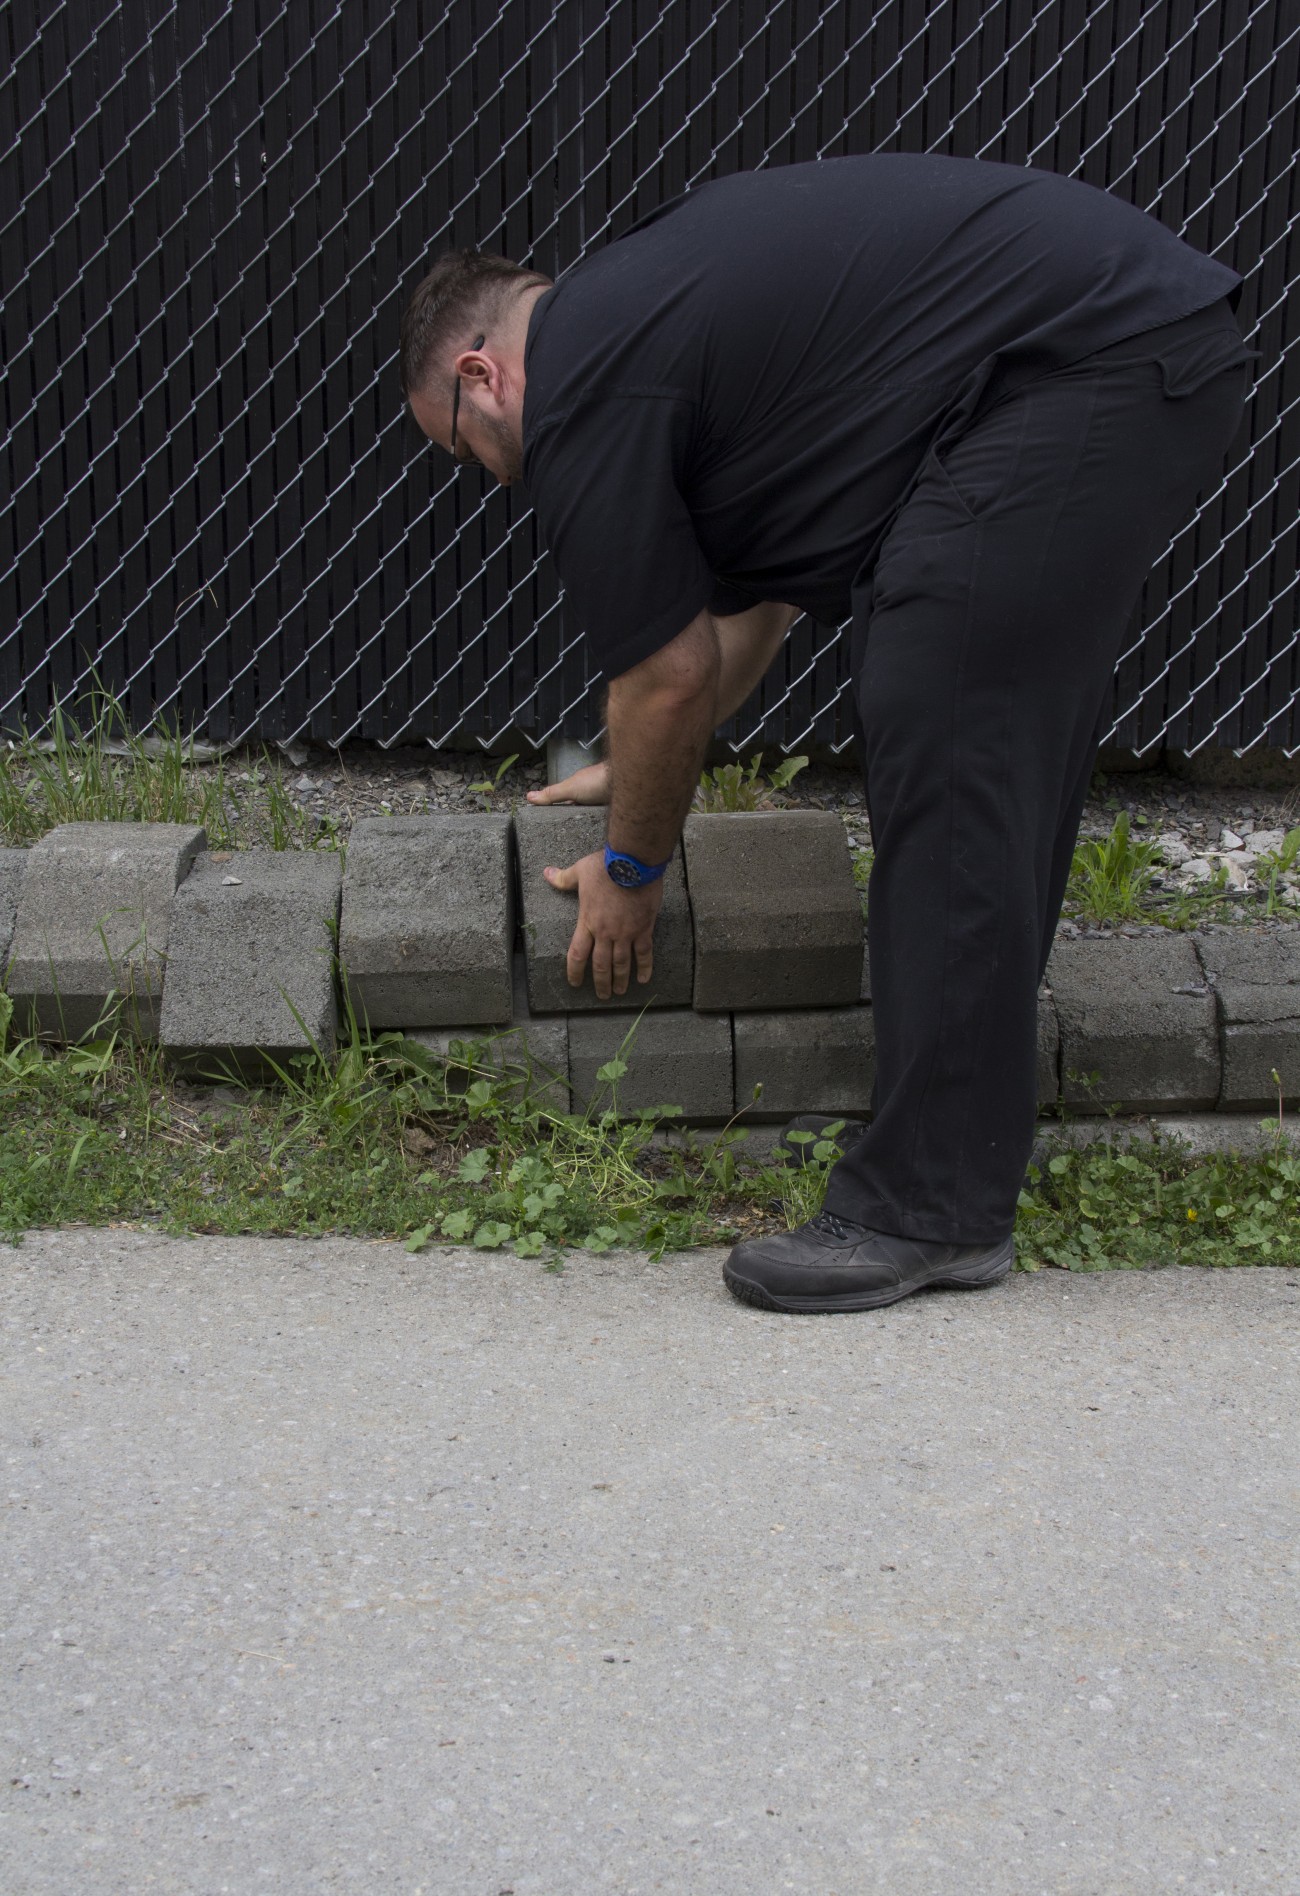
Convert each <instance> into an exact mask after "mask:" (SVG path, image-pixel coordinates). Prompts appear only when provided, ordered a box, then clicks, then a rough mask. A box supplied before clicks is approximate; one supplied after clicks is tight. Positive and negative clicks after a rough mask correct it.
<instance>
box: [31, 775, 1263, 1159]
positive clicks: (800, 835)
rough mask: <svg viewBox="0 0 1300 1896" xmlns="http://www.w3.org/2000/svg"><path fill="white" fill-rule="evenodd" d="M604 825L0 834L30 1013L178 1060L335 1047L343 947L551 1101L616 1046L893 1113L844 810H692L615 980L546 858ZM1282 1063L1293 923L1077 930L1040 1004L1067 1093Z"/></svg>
mask: <svg viewBox="0 0 1300 1896" xmlns="http://www.w3.org/2000/svg"><path fill="white" fill-rule="evenodd" d="M601 827H602V825H601V814H600V813H599V812H595V811H590V810H564V809H548V810H532V809H528V808H525V809H522V810H521V811H519V812H518V813H517V815H516V816H515V817H514V818H513V819H512V818H507V817H504V816H498V815H482V816H464V815H447V814H440V815H433V816H428V817H410V818H403V819H393V820H392V821H390V822H386V821H382V820H381V821H376V822H372V823H367V824H365V825H362V826H361V828H360V832H359V833H358V834H357V835H356V836H355V837H354V838H353V841H352V844H351V847H350V849H349V853H348V859H347V866H346V869H343V868H342V867H341V861H340V858H339V857H338V856H336V855H333V854H331V853H328V852H318V853H307V854H293V853H279V852H274V851H270V850H250V851H246V852H239V853H230V852H221V851H212V850H208V849H207V848H206V846H205V843H206V839H205V837H204V834H203V831H202V830H201V829H198V828H195V827H189V826H180V825H170V824H147V823H141V824H107V823H105V824H75V825H68V826H66V827H64V828H62V829H57V830H54V831H52V832H51V833H50V834H49V835H48V836H46V837H44V838H43V839H42V840H41V841H40V842H39V843H37V844H35V845H34V846H33V847H32V848H31V849H29V850H0V969H4V970H5V985H6V987H7V989H8V992H9V995H10V998H11V1000H12V1001H13V1004H14V1017H15V1025H16V1027H17V1028H18V1030H19V1031H34V1032H37V1033H39V1034H41V1035H42V1036H43V1037H45V1038H46V1039H50V1040H56V1041H57V1040H59V1039H77V1038H81V1037H83V1036H84V1035H85V1034H86V1033H87V1032H88V1031H90V1030H91V1028H93V1027H94V1026H95V1025H96V1024H97V1023H107V1022H110V1021H111V1022H114V1023H115V1024H117V1025H119V1026H121V1027H122V1028H124V1029H125V1030H127V1031H130V1032H134V1033H136V1034H139V1035H141V1036H143V1037H148V1038H156V1039H157V1040H158V1041H159V1042H160V1043H161V1045H162V1047H163V1049H164V1050H165V1052H166V1053H167V1054H168V1056H169V1057H170V1058H171V1059H172V1060H173V1061H174V1062H175V1064H176V1065H177V1066H178V1067H180V1068H183V1069H188V1070H197V1071H205V1070H207V1071H213V1072H215V1071H218V1070H219V1069H220V1068H221V1067H223V1066H229V1065H232V1064H233V1065H235V1066H237V1067H239V1068H244V1069H248V1068H257V1067H259V1066H260V1065H262V1064H263V1063H264V1061H265V1057H266V1056H267V1055H271V1056H273V1057H274V1058H276V1059H278V1060H282V1059H284V1058H285V1057H287V1056H290V1055H292V1054H294V1053H296V1052H302V1051H306V1050H308V1049H309V1048H310V1047H312V1046H316V1047H317V1048H319V1049H320V1050H321V1051H323V1052H325V1053H329V1052H331V1051H332V1050H333V1048H334V1046H335V1044H336V1040H337V1034H338V1022H339V1013H340V998H341V997H340V992H339V975H338V969H339V966H340V965H341V967H342V970H343V974H342V979H343V981H344V982H345V984H346V998H347V1000H348V1001H350V1003H351V1005H352V1007H353V1008H354V1009H355V1010H356V1012H357V1014H358V1016H359V1017H360V1018H361V1019H362V1020H363V1021H364V1022H366V1023H367V1024H369V1025H370V1026H371V1027H372V1028H374V1029H375V1030H380V1029H382V1030H386V1031H391V1030H398V1031H403V1032H407V1033H409V1034H410V1035H411V1037H412V1038H416V1039H418V1040H419V1041H421V1043H422V1044H424V1045H425V1046H426V1047H429V1048H431V1049H432V1050H433V1051H434V1052H435V1053H436V1054H437V1055H438V1056H439V1057H440V1058H443V1059H446V1060H448V1061H449V1062H450V1064H451V1066H452V1067H453V1068H454V1069H455V1070H456V1071H463V1070H464V1068H465V1065H466V1063H467V1062H468V1061H471V1060H472V1058H473V1057H474V1056H471V1055H470V1053H469V1052H468V1051H467V1049H469V1048H471V1047H474V1046H478V1047H479V1048H480V1051H479V1054H478V1055H477V1057H478V1058H479V1059H481V1060H485V1061H486V1062H487V1064H488V1065H490V1066H491V1067H493V1068H494V1069H496V1070H498V1071H500V1072H502V1073H505V1074H507V1075H515V1076H521V1075H522V1074H523V1073H524V1072H525V1071H527V1070H530V1069H531V1071H532V1073H533V1076H534V1079H535V1080H536V1081H537V1082H538V1083H539V1084H540V1085H543V1086H544V1087H545V1088H546V1097H547V1099H548V1100H549V1101H550V1102H551V1103H553V1104H554V1105H556V1106H561V1107H564V1106H569V1105H570V1104H571V1105H572V1107H573V1109H575V1110H582V1109H583V1108H584V1107H586V1106H587V1105H588V1104H589V1103H592V1102H593V1101H594V1102H596V1103H597V1104H605V1103H608V1101H609V1097H610V1095H609V1091H608V1089H609V1085H610V1064H611V1062H616V1061H621V1062H622V1063H623V1064H625V1065H626V1068H627V1071H626V1073H624V1074H623V1075H622V1076H620V1077H619V1078H618V1079H617V1082H616V1084H617V1098H618V1104H619V1107H620V1109H623V1110H628V1111H635V1110H639V1109H640V1108H642V1107H647V1106H657V1105H673V1106H678V1107H680V1108H681V1109H682V1113H683V1116H684V1117H685V1118H686V1119H687V1120H690V1121H693V1122H696V1123H699V1124H710V1123H718V1122H720V1121H723V1120H726V1119H729V1118H731V1117H732V1115H733V1114H736V1113H739V1114H741V1115H742V1116H743V1117H744V1118H745V1119H746V1120H749V1121H755V1122H763V1121H776V1120H782V1119H785V1118H788V1117H790V1116H791V1115H793V1114H795V1113H800V1112H829V1113H845V1114H853V1115H861V1114H865V1113H867V1112H869V1110H870V1096H871V1084H872V1076H873V1067H874V1046H875V1036H874V1029H873V1013H872V1005H871V1000H870V990H869V981H868V978H867V969H866V960H865V954H864V944H863V933H862V922H861V903H860V897H859V894H858V891H857V889H856V888H855V886H854V883H853V875H852V867H851V862H850V857H849V852H848V847H847V843H846V841H845V836H844V831H843V826H842V824H841V823H840V820H839V818H838V817H837V816H835V815H833V814H831V813H829V812H815V811H801V812H793V811H782V812H774V813H771V814H758V815H754V816H744V817H728V816H724V817H710V818H694V817H693V818H691V819H690V822H689V823H688V825H687V829H686V835H685V838H684V843H683V848H682V849H681V850H680V851H679V852H678V854H677V856H676V858H675V859H674V864H673V867H672V869H671V870H670V872H669V877H668V879H667V887H666V893H665V903H664V914H663V920H662V923H661V927H660V930H659V932H658V935H657V960H656V970H655V978H654V981H653V983H652V984H651V986H650V987H649V989H641V988H637V987H635V986H634V988H633V991H632V992H631V993H630V994H629V995H628V996H626V997H624V998H623V999H622V1000H621V1001H613V1002H609V1003H602V1002H600V1001H598V1000H597V999H596V997H595V994H594V992H593V990H592V988H591V984H590V979H588V981H587V983H586V985H585V986H584V988H582V989H580V990H574V989H572V988H570V987H569V986H568V984H567V981H566V980H565V978H564V966H563V964H564V951H565V949H566V947H567V944H568V940H569V936H570V935H571V933H572V929H573V923H574V919H575V916H576V904H575V902H574V900H573V898H572V897H571V896H562V895H559V894H557V893H556V891H554V890H553V889H551V888H550V887H549V885H548V884H546V883H545V882H544V881H543V879H542V876H541V870H542V868H543V867H544V866H545V865H546V864H548V863H549V864H554V865H556V866H565V865H567V864H568V863H570V862H572V861H574V860H576V859H577V857H579V856H580V855H582V854H584V853H586V852H587V851H588V850H590V849H592V848H594V847H596V846H597V845H598V843H599V839H600V835H601ZM483 1043H486V1051H484V1050H483ZM602 1073H603V1075H604V1077H602ZM1275 1075H1276V1076H1278V1078H1276V1079H1275V1077H1274V1076H1275ZM1279 1081H1280V1086H1281V1091H1282V1096H1283V1098H1284V1100H1285V1101H1286V1102H1287V1104H1288V1105H1290V1104H1294V1103H1297V1102H1300V933H1297V931H1296V930H1295V929H1294V927H1285V928H1280V929H1260V928H1248V927H1242V928H1228V927H1219V928H1214V929H1208V930H1205V931H1203V932H1201V933H1197V934H1187V935H1177V934H1172V933H1169V932H1166V931H1156V932H1152V933H1139V934H1137V935H1135V936H1131V937H1130V936H1125V935H1118V936H1111V937H1104V936H1100V937H1093V938H1090V937H1082V938H1079V939H1076V940H1068V941H1067V940H1064V939H1062V940H1058V942H1057V944H1056V947H1055V949H1054V951H1053V954H1052V958H1051V961H1050V963H1049V966H1048V974H1047V982H1046V984H1045V986H1044V989H1043V991H1042V993H1041V995H1040V997H1039V1096H1040V1105H1041V1106H1042V1107H1043V1108H1044V1109H1045V1110H1048V1111H1050V1110H1051V1109H1052V1108H1053V1107H1054V1106H1056V1105H1058V1104H1060V1105H1064V1106H1067V1107H1068V1108H1069V1109H1070V1111H1071V1112H1072V1113H1073V1114H1080V1113H1082V1114H1088V1113H1094V1112H1103V1111H1107V1110H1119V1111H1127V1112H1143V1113H1177V1112H1193V1111H1203V1110H1206V1109H1208V1108H1218V1109H1221V1110H1227V1111H1238V1112H1264V1111H1268V1110H1269V1109H1270V1108H1276V1106H1277V1102H1278V1085H1279Z"/></svg>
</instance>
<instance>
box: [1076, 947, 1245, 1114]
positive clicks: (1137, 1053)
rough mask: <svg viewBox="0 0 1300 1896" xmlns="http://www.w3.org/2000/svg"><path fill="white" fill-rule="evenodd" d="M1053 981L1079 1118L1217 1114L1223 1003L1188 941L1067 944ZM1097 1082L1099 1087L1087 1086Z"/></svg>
mask: <svg viewBox="0 0 1300 1896" xmlns="http://www.w3.org/2000/svg"><path fill="white" fill-rule="evenodd" d="M1047 980H1048V985H1049V986H1050V987H1051V990H1052V994H1053V997H1054V999H1055V1001H1056V1012H1057V1017H1058V1019H1059V1021H1060V1024H1061V1093H1062V1097H1063V1099H1064V1100H1065V1103H1066V1104H1067V1105H1068V1106H1070V1107H1072V1108H1073V1109H1074V1110H1075V1111H1076V1112H1103V1111H1105V1109H1106V1108H1107V1107H1108V1106H1121V1107H1123V1108H1124V1109H1125V1110H1126V1111H1128V1112H1159V1111H1164V1110H1166V1109H1168V1108H1169V1107H1174V1106H1176V1107H1178V1108H1180V1109H1181V1110H1185V1111H1191V1110H1195V1109H1199V1108H1202V1107H1209V1106H1213V1105H1214V1104H1215V1102H1216V1101H1217V1099H1218V1097H1219V1042H1218V1023H1217V1021H1216V1019H1215V1010H1214V1000H1213V997H1212V996H1211V994H1210V991H1209V989H1208V987H1207V986H1206V984H1205V977H1204V975H1203V974H1202V972H1201V966H1200V963H1199V962H1198V961H1197V959H1196V954H1195V951H1194V949H1193V947H1192V944H1191V942H1190V941H1189V940H1188V939H1187V937H1186V936H1185V935H1173V934H1170V935H1140V936H1137V937H1136V938H1133V939H1130V938H1128V937H1125V936H1114V937H1111V938H1105V937H1092V938H1090V937H1084V938H1083V939H1081V940H1078V941H1058V942H1057V943H1056V946H1055V947H1054V948H1053V950H1052V956H1051V960H1050V961H1049V962H1048V966H1047ZM1093 1073H1096V1074H1097V1075H1099V1079H1098V1082H1097V1084H1096V1086H1095V1087H1091V1086H1089V1085H1088V1084H1087V1083H1086V1079H1085V1078H1084V1077H1082V1076H1087V1075H1089V1074H1093ZM1072 1074H1073V1075H1075V1076H1079V1077H1075V1078H1071V1075H1072Z"/></svg>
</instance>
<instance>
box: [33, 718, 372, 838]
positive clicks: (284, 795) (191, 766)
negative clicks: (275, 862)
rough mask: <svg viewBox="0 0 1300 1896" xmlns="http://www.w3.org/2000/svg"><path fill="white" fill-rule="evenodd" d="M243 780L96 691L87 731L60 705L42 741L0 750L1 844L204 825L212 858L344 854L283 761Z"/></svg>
mask: <svg viewBox="0 0 1300 1896" xmlns="http://www.w3.org/2000/svg"><path fill="white" fill-rule="evenodd" d="M244 774H245V776H246V778H247V781H246V782H243V781H240V782H236V781H235V780H233V779H232V778H231V777H230V776H229V775H228V774H227V771H226V767H225V764H224V762H223V761H222V760H220V759H218V760H217V761H216V762H214V763H208V762H203V763H200V762H199V760H198V759H197V757H196V755H195V747H194V743H193V740H192V739H187V738H184V737H182V736H181V735H180V734H179V733H178V732H175V731H169V730H167V729H162V728H160V729H159V730H157V731H155V732H153V733H150V734H147V735H141V734H139V733H138V732H135V731H133V730H132V729H131V728H130V725H129V724H128V722H127V718H126V714H125V712H124V711H123V709H122V707H121V705H120V704H119V703H118V701H117V699H115V698H114V697H113V696H112V694H111V693H109V692H105V691H98V690H97V691H95V692H93V693H91V695H90V697H89V699H88V710H87V713H86V716H85V718H84V719H83V720H82V721H81V722H80V723H79V724H78V723H74V721H73V720H72V719H71V718H70V717H69V715H68V714H67V713H66V711H65V710H64V709H63V707H61V706H58V705H56V706H55V709H54V714H53V717H52V718H51V721H50V726H49V730H48V733H47V734H46V735H45V736H44V737H37V736H33V735H32V734H31V733H29V732H23V733H21V734H20V735H18V736H17V737H13V738H10V739H7V740H5V741H3V742H0V843H5V844H11V845H18V846H22V845H24V844H28V843H34V842H36V841H38V840H39V838H40V837H42V836H44V835H45V834H46V832H47V831H48V830H51V829H54V828H55V827H56V826H57V825H58V824H61V823H201V824H202V825H203V827H204V829H205V830H206V831H207V836H208V843H209V846H210V847H211V848H213V849H236V848H250V847H253V846H255V845H261V846H264V847H269V848H271V849H304V848H321V847H323V848H335V847H338V846H339V839H338V835H337V832H336V830H335V829H334V826H333V824H332V823H330V822H328V821H327V822H324V823H321V822H320V821H318V820H317V819H316V818H314V817H310V816H308V814H307V813H306V812H305V811H303V810H301V809H299V808H298V806H297V804H296V803H295V802H294V800H293V798H292V797H291V796H290V794H289V792H288V790H287V789H286V787H285V782H284V773H283V769H282V766H281V764H280V762H279V760H278V759H277V758H274V757H272V756H271V755H270V754H269V753H268V752H266V751H265V750H261V751H258V752H255V753H253V754H252V756H251V758H250V760H249V768H248V770H247V771H246V772H245V773H244Z"/></svg>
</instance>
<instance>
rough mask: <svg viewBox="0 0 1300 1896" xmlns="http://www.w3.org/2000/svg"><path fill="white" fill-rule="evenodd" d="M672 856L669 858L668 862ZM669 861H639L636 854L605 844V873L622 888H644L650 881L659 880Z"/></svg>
mask: <svg viewBox="0 0 1300 1896" xmlns="http://www.w3.org/2000/svg"><path fill="white" fill-rule="evenodd" d="M671 861H672V857H671V856H670V857H669V858H668V862H671ZM668 862H657V863H649V862H638V861H637V859H636V857H635V856H628V855H626V854H625V853H624V852H623V851H622V850H621V849H611V848H610V846H609V844H608V843H606V845H605V874H606V875H607V876H608V877H609V879H610V881H611V882H617V884H618V886H619V888H620V889H644V888H645V886H646V884H647V883H648V882H658V880H659V878H660V876H661V875H662V874H663V872H664V870H665V869H666V868H667V867H668Z"/></svg>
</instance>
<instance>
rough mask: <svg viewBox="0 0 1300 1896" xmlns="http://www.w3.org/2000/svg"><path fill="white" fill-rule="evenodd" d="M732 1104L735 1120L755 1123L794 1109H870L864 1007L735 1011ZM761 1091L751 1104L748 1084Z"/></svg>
mask: <svg viewBox="0 0 1300 1896" xmlns="http://www.w3.org/2000/svg"><path fill="white" fill-rule="evenodd" d="M732 1027H733V1031H734V1039H735V1047H736V1106H737V1109H738V1110H739V1111H740V1113H741V1114H742V1121H743V1122H748V1123H751V1124H753V1123H758V1124H761V1123H762V1122H764V1121H768V1120H785V1119H791V1118H793V1117H794V1115H795V1114H796V1113H844V1114H846V1115H851V1116H852V1117H853V1118H855V1119H861V1118H863V1117H864V1116H865V1115H866V1114H867V1113H869V1112H870V1110H871V1088H872V1083H873V1081H874V1080H875V1074H876V1035H875V1024H874V1017H873V1015H872V1010H871V1008H870V1007H863V1006H856V1007H816V1008H806V1009H802V1010H800V1011H797V1012H796V1011H793V1010H792V1011H788V1012H781V1013H771V1014H737V1015H736V1016H735V1017H734V1019H733V1021H732ZM760 1083H761V1086H762V1092H761V1093H760V1095H759V1098H758V1101H757V1103H751V1102H753V1099H754V1088H755V1086H756V1085H758V1084H760Z"/></svg>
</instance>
